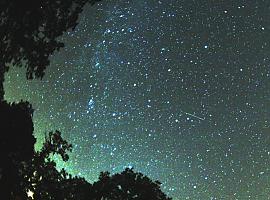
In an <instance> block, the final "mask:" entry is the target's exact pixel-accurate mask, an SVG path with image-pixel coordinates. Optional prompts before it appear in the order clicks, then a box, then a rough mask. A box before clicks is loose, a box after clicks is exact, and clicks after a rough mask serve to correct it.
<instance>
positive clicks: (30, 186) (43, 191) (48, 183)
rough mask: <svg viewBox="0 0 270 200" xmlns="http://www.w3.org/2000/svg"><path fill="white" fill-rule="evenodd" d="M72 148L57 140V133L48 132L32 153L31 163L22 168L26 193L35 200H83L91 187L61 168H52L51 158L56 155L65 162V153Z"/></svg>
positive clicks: (58, 134)
mask: <svg viewBox="0 0 270 200" xmlns="http://www.w3.org/2000/svg"><path fill="white" fill-rule="evenodd" d="M71 148H72V145H71V144H69V143H68V142H67V141H65V140H64V139H63V138H62V137H61V133H60V132H59V131H56V132H55V133H52V132H50V133H49V135H48V137H46V139H45V142H44V144H43V147H42V149H41V150H40V151H38V152H36V153H35V155H34V157H33V159H32V160H31V162H29V163H27V164H26V167H25V168H24V172H23V173H24V177H25V181H26V184H25V186H26V189H25V190H26V191H32V192H33V198H34V199H35V200H43V199H55V200H58V199H86V198H83V197H86V196H85V195H87V192H89V191H90V189H91V184H89V183H88V182H87V181H85V180H84V179H83V178H78V177H72V176H71V175H70V174H68V173H67V172H66V171H65V170H64V169H62V170H61V171H60V172H59V171H57V169H56V163H55V162H54V161H53V160H52V159H51V155H55V154H57V155H59V156H61V157H62V159H63V161H67V160H68V158H69V157H68V154H67V152H68V151H71Z"/></svg>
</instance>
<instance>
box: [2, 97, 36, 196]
mask: <svg viewBox="0 0 270 200" xmlns="http://www.w3.org/2000/svg"><path fill="white" fill-rule="evenodd" d="M32 113H33V110H32V107H31V105H30V104H29V103H28V102H20V103H18V104H15V103H12V104H8V103H7V102H5V101H2V102H0V125H1V126H0V157H1V162H0V188H6V189H5V190H2V189H1V197H5V198H6V199H12V198H11V197H14V196H16V195H19V194H20V195H22V194H21V193H22V187H23V186H22V183H23V180H22V176H21V173H20V169H21V167H22V165H24V163H25V162H27V161H30V160H31V159H32V157H33V155H34V144H35V141H36V139H35V138H34V136H33V135H32V133H33V122H32ZM23 194H24V195H25V193H23Z"/></svg>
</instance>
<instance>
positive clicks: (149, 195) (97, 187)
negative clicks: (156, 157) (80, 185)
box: [93, 168, 171, 200]
mask: <svg viewBox="0 0 270 200" xmlns="http://www.w3.org/2000/svg"><path fill="white" fill-rule="evenodd" d="M160 184H161V183H160V182H159V181H155V182H153V181H152V180H151V179H150V178H148V177H147V176H145V175H143V174H142V173H137V172H134V171H133V169H129V168H126V170H125V171H123V172H122V173H120V174H114V175H112V176H110V174H109V172H102V173H101V174H100V177H99V181H97V182H96V183H94V185H93V190H94V199H96V200H97V199H110V200H132V199H136V200H149V199H153V200H170V199H171V198H168V197H167V196H166V195H165V194H164V193H163V192H162V191H161V189H160Z"/></svg>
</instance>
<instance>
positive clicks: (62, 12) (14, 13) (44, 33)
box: [0, 0, 99, 99]
mask: <svg viewBox="0 0 270 200" xmlns="http://www.w3.org/2000/svg"><path fill="white" fill-rule="evenodd" d="M98 1H99V0H57V1H50V0H26V1H17V0H1V1H0V16H1V17H0V30H1V31H0V38H1V41H0V82H1V84H3V81H4V73H5V72H6V71H8V68H9V67H8V66H10V65H14V66H18V67H21V66H24V67H25V68H26V69H27V72H26V77H27V78H28V79H32V78H42V77H43V76H44V71H45V69H46V67H47V66H48V65H49V63H50V61H49V56H50V55H51V54H52V53H53V52H54V51H56V50H59V49H60V48H61V47H63V46H64V43H63V42H60V41H58V40H57V39H58V38H59V36H61V35H62V34H63V33H64V32H65V31H67V30H68V29H74V28H75V27H76V25H77V20H78V16H79V14H80V13H81V12H82V9H83V7H84V5H85V4H86V3H90V4H92V5H93V4H94V3H96V2H98ZM3 95H4V91H3V85H2V86H1V88H0V98H1V99H3Z"/></svg>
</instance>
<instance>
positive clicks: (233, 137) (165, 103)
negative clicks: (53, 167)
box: [5, 0, 270, 200]
mask: <svg viewBox="0 0 270 200" xmlns="http://www.w3.org/2000/svg"><path fill="white" fill-rule="evenodd" d="M59 40H61V41H64V42H65V44H66V46H65V48H63V49H62V50H61V51H59V52H56V53H55V54H54V55H52V56H51V58H50V60H51V64H50V66H49V67H48V68H47V70H46V75H45V77H44V78H43V79H42V80H32V81H27V80H26V79H25V75H24V73H25V71H24V70H23V69H20V70H18V69H17V68H13V69H12V70H10V72H9V73H8V74H6V81H5V90H6V95H5V98H6V99H7V100H8V101H19V100H20V99H23V100H28V101H30V102H31V103H32V104H33V107H34V109H35V113H34V122H35V135H36V136H37V138H38V144H37V148H39V147H40V144H41V142H42V138H43V137H44V133H45V132H49V131H53V130H56V129H57V130H60V131H61V132H62V134H63V136H64V138H65V139H67V140H68V141H69V142H71V143H72V144H73V152H72V153H71V158H70V160H69V161H68V162H67V163H63V162H61V161H60V160H59V158H57V157H56V158H55V159H56V161H57V163H58V166H59V167H64V168H65V169H67V171H68V172H70V173H72V174H73V175H78V176H83V177H85V178H86V179H87V180H88V181H90V182H93V181H95V180H97V177H98V175H99V172H100V171H107V170H108V171H110V172H112V173H115V172H120V171H122V170H123V169H124V168H126V167H134V169H135V171H140V172H143V173H144V174H146V175H147V176H149V177H150V178H152V179H154V180H156V179H158V180H160V181H161V182H162V183H163V184H162V189H163V191H165V192H166V193H167V194H169V196H171V197H173V198H174V199H176V200H180V199H202V200H204V199H209V200H211V199H212V200H214V199H224V200H227V199H228V200H232V199H239V200H240V199H243V200H246V199H252V200H254V199H259V200H261V199H262V200H266V199H269V198H270V109H269V108H270V46H269V45H270V2H269V1H267V0H266V1H264V0H252V1H251V0H250V1H249V0H219V1H214V0H205V1H200V0H148V1H142V0H137V1H131V0H130V1H128V0H121V1H113V0H103V1H102V2H100V3H98V4H96V5H95V6H94V7H90V6H86V7H85V9H84V11H83V13H82V14H81V16H80V20H79V25H78V26H77V28H76V29H75V31H69V32H67V33H65V35H64V36H63V37H61V38H59Z"/></svg>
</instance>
